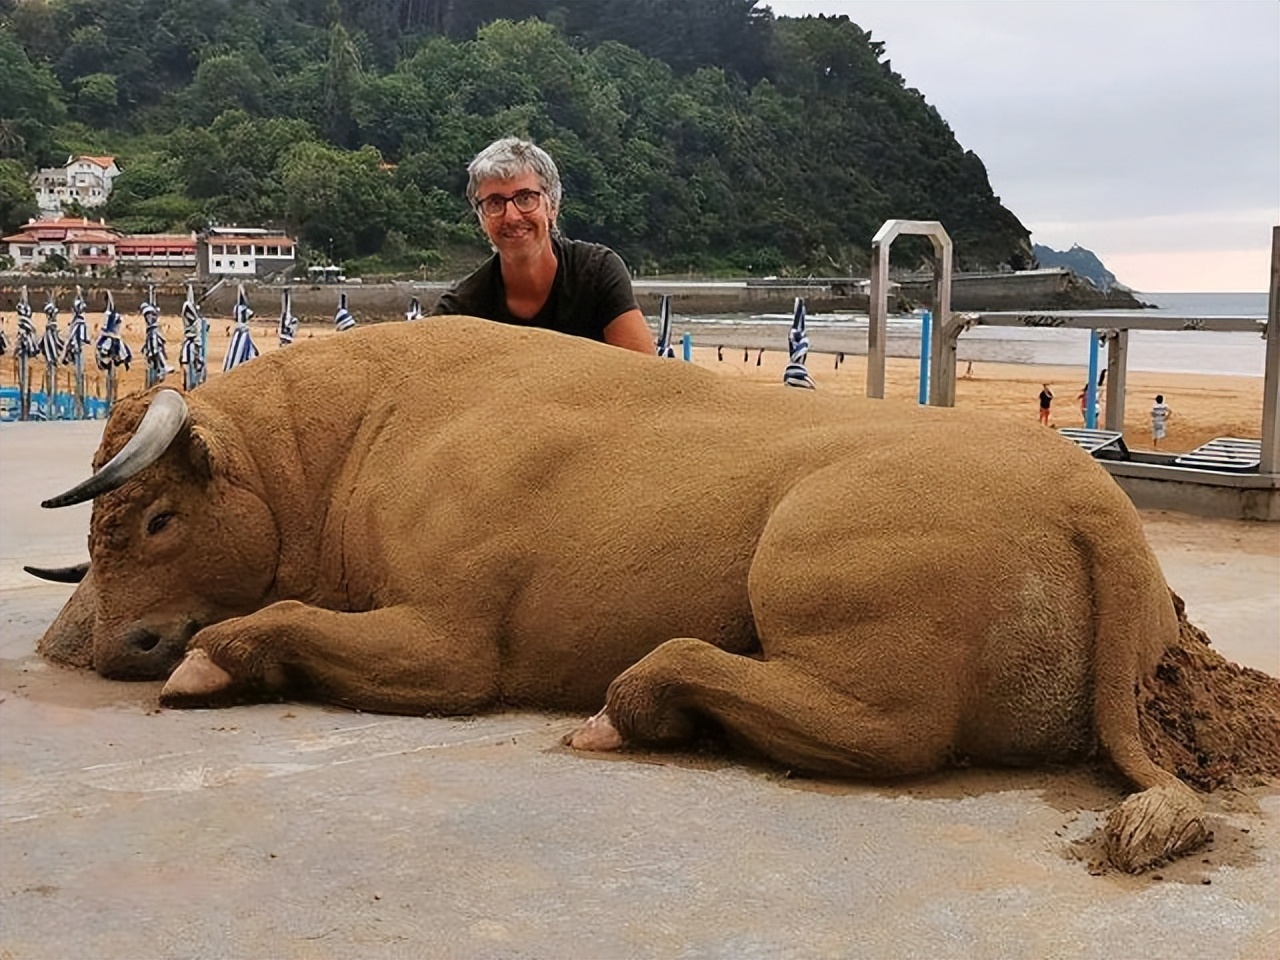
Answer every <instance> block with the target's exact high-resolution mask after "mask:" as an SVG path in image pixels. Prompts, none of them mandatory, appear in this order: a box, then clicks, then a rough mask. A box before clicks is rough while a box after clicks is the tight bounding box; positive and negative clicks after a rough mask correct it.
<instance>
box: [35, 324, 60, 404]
mask: <svg viewBox="0 0 1280 960" xmlns="http://www.w3.org/2000/svg"><path fill="white" fill-rule="evenodd" d="M62 351H63V343H62V332H61V331H60V330H59V329H58V305H57V304H56V303H54V302H53V300H52V299H50V300H49V302H48V303H46V304H45V305H44V336H43V337H41V338H40V355H41V356H43V357H44V409H45V413H46V414H47V415H48V417H49V419H50V420H53V419H54V418H55V417H57V404H56V401H57V398H58V364H59V362H61V360H62Z"/></svg>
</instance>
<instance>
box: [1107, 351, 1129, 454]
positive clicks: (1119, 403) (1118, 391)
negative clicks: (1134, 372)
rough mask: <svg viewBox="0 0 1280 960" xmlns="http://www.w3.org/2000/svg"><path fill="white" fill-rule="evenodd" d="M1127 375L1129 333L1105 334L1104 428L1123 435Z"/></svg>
mask: <svg viewBox="0 0 1280 960" xmlns="http://www.w3.org/2000/svg"><path fill="white" fill-rule="evenodd" d="M1128 373H1129V331H1128V330H1112V331H1111V332H1110V333H1109V334H1107V414H1106V427H1107V429H1108V430H1115V431H1116V432H1117V433H1124V392H1125V387H1126V384H1125V381H1126V379H1127V378H1128Z"/></svg>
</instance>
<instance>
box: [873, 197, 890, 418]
mask: <svg viewBox="0 0 1280 960" xmlns="http://www.w3.org/2000/svg"><path fill="white" fill-rule="evenodd" d="M890 223H892V221H890ZM887 226H889V224H888V223H886V224H885V227H887ZM885 227H881V228H880V230H879V232H878V233H876V235H875V237H874V238H873V239H872V241H871V303H870V305H869V307H868V318H867V396H868V397H876V398H883V397H884V357H885V344H884V341H885V326H886V321H885V316H886V314H887V313H888V311H889V244H890V243H892V242H893V234H891V235H890V236H889V239H888V242H884V240H883V234H884V233H885Z"/></svg>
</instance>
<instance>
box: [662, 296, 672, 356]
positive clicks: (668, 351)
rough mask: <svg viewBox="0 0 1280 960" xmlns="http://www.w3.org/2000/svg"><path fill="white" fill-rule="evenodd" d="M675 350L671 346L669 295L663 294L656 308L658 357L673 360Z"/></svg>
mask: <svg viewBox="0 0 1280 960" xmlns="http://www.w3.org/2000/svg"><path fill="white" fill-rule="evenodd" d="M675 355H676V349H675V347H673V346H672V345H671V295H670V294H667V293H664V294H663V295H662V301H661V303H660V304H659V306H658V356H660V357H667V358H674V357H675Z"/></svg>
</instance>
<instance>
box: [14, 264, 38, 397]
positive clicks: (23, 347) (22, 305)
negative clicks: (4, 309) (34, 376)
mask: <svg viewBox="0 0 1280 960" xmlns="http://www.w3.org/2000/svg"><path fill="white" fill-rule="evenodd" d="M13 352H14V356H15V357H16V358H17V360H18V419H19V420H26V419H27V418H28V417H30V416H31V364H32V362H33V361H34V360H35V358H36V357H38V356H40V340H39V339H38V338H37V337H36V325H35V323H34V322H33V321H32V319H31V301H30V300H28V299H27V288H26V287H23V288H22V296H21V297H20V298H19V300H18V341H17V343H16V344H14V351H13Z"/></svg>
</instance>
